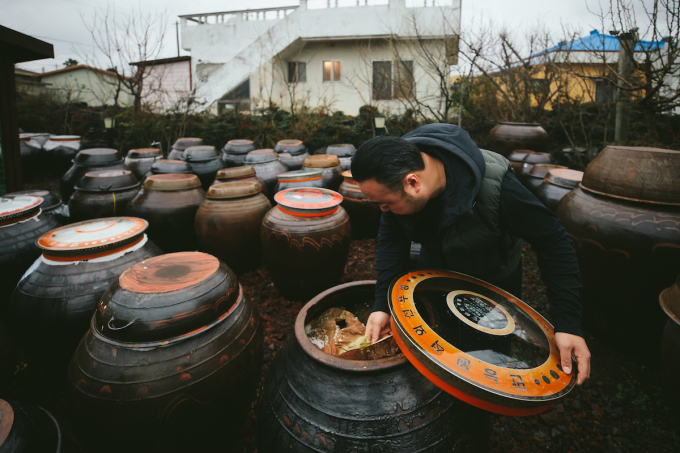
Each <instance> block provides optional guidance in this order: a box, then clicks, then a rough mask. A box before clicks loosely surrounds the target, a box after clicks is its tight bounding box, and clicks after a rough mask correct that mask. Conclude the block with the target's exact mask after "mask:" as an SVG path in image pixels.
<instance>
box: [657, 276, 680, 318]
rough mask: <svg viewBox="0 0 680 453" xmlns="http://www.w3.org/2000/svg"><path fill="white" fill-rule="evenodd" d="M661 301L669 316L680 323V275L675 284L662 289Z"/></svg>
mask: <svg viewBox="0 0 680 453" xmlns="http://www.w3.org/2000/svg"><path fill="white" fill-rule="evenodd" d="M659 303H660V304H661V308H662V309H663V311H664V312H665V313H666V314H667V315H668V317H669V318H671V320H672V321H673V322H674V323H676V324H678V325H680V275H678V278H677V279H676V280H675V283H674V284H673V285H671V286H670V287H668V288H666V289H664V290H663V291H661V294H660V295H659Z"/></svg>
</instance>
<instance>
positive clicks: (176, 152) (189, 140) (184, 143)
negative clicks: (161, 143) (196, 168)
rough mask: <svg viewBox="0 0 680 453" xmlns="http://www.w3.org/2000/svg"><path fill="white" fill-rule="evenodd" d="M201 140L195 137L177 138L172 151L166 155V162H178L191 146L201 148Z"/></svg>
mask: <svg viewBox="0 0 680 453" xmlns="http://www.w3.org/2000/svg"><path fill="white" fill-rule="evenodd" d="M202 145H203V139H202V138H196V137H182V138H178V139H177V141H176V142H175V144H174V145H172V149H171V150H170V152H169V153H168V160H179V159H180V158H181V157H182V154H183V153H184V150H185V149H187V148H189V147H191V146H202Z"/></svg>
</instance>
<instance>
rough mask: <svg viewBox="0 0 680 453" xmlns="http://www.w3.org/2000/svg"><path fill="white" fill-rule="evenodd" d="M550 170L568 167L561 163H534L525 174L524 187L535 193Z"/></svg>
mask: <svg viewBox="0 0 680 453" xmlns="http://www.w3.org/2000/svg"><path fill="white" fill-rule="evenodd" d="M552 170H568V168H567V167H563V166H562V165H551V164H536V165H534V166H532V167H531V170H529V173H527V174H526V177H525V179H524V187H526V188H527V189H529V191H530V192H531V193H533V194H536V191H537V190H538V188H539V187H540V186H541V184H543V179H544V178H545V175H547V174H548V172H549V171H552Z"/></svg>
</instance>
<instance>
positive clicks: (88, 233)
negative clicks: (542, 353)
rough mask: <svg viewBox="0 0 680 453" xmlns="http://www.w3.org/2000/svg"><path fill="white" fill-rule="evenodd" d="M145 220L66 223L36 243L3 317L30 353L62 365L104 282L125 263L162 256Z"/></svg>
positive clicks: (86, 324) (84, 329) (106, 284)
mask: <svg viewBox="0 0 680 453" xmlns="http://www.w3.org/2000/svg"><path fill="white" fill-rule="evenodd" d="M147 226H148V223H147V222H146V221H145V220H142V219H137V218H134V217H110V218H105V219H97V220H89V221H85V222H80V223H75V224H72V225H67V226H65V227H61V228H57V229H56V230H52V231H50V232H49V233H46V234H44V235H43V236H42V237H40V239H38V241H37V245H38V247H40V248H41V249H42V256H40V257H39V258H38V259H37V260H36V261H35V263H33V266H31V268H30V269H29V271H28V272H26V274H25V275H24V277H23V278H22V280H21V281H20V282H19V285H18V286H17V288H16V289H15V290H14V292H13V293H12V298H11V299H10V302H9V305H8V307H7V310H6V315H5V319H7V320H9V321H10V325H11V326H12V329H13V330H15V332H16V333H15V335H17V338H21V343H22V345H24V347H27V346H28V347H30V348H32V349H33V350H34V351H35V354H36V355H40V356H43V357H45V356H48V357H49V359H50V362H51V363H55V362H58V363H59V364H60V365H66V364H67V363H68V360H69V358H70V357H71V355H72V354H73V351H74V349H75V347H76V346H77V345H78V342H79V341H80V339H81V338H82V337H83V335H85V332H87V329H88V327H89V325H90V318H92V315H93V314H94V312H95V310H96V309H97V304H98V303H99V300H100V299H101V297H102V295H103V294H104V292H105V291H106V289H107V288H108V287H109V285H110V284H111V283H112V282H113V281H114V280H115V279H116V278H118V276H119V275H120V274H122V273H123V271H124V270H126V269H127V268H129V267H130V266H132V265H134V264H136V263H139V262H141V261H144V260H145V259H148V258H151V257H153V256H157V255H160V254H162V252H161V250H160V249H159V248H158V247H156V246H155V245H154V244H153V243H152V242H151V241H149V240H148V239H147V237H146V234H145V233H144V232H145V230H146V229H147Z"/></svg>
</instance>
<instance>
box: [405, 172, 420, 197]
mask: <svg viewBox="0 0 680 453" xmlns="http://www.w3.org/2000/svg"><path fill="white" fill-rule="evenodd" d="M420 189H421V185H420V178H419V177H418V175H416V174H415V173H409V174H407V175H406V176H405V177H404V190H405V191H406V193H419V192H420Z"/></svg>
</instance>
